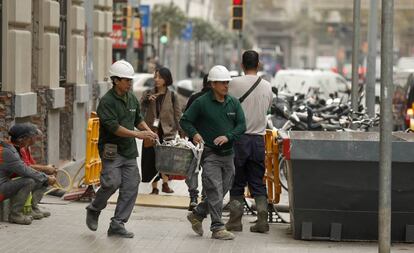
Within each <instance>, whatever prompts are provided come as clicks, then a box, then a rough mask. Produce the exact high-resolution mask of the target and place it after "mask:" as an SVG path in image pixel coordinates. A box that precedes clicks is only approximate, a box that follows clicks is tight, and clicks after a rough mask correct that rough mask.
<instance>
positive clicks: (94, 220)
mask: <svg viewBox="0 0 414 253" xmlns="http://www.w3.org/2000/svg"><path fill="white" fill-rule="evenodd" d="M100 214H101V212H100V211H94V210H92V209H89V208H88V207H86V226H88V228H89V229H90V230H92V231H96V230H97V229H98V220H99V215H100Z"/></svg>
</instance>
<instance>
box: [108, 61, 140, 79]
mask: <svg viewBox="0 0 414 253" xmlns="http://www.w3.org/2000/svg"><path fill="white" fill-rule="evenodd" d="M134 73H135V71H134V67H132V65H131V64H130V63H129V62H127V61H125V60H119V61H116V62H114V63H113V64H112V65H111V67H110V68H109V76H110V77H113V76H117V77H119V78H128V79H133V78H134Z"/></svg>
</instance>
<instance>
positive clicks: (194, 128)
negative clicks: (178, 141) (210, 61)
mask: <svg viewBox="0 0 414 253" xmlns="http://www.w3.org/2000/svg"><path fill="white" fill-rule="evenodd" d="M180 125H181V128H182V129H183V130H184V131H185V132H186V133H187V135H188V136H189V137H191V138H193V137H194V135H195V134H197V133H199V134H200V135H201V137H203V139H204V142H205V145H206V146H207V147H210V148H212V149H213V150H214V152H215V153H216V154H218V155H222V156H225V155H230V154H232V153H233V141H234V140H236V139H238V137H239V136H240V135H242V134H243V133H244V132H245V131H246V121H245V119H244V113H243V109H242V107H241V105H240V102H239V100H238V99H236V98H235V97H232V96H230V95H226V96H225V99H224V102H219V101H217V100H216V98H215V96H214V93H213V91H208V92H207V93H206V94H204V95H203V96H201V97H199V98H197V99H196V100H195V101H194V102H193V103H192V104H191V106H190V107H189V108H188V110H187V111H185V113H184V115H183V116H182V118H181V120H180ZM219 136H226V137H227V138H228V140H229V142H227V143H225V144H223V145H222V146H217V145H215V144H214V139H216V138H217V137H219Z"/></svg>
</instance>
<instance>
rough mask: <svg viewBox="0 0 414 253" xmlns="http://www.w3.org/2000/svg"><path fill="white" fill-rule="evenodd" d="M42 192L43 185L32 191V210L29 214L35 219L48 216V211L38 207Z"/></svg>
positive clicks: (43, 189) (43, 190)
mask: <svg viewBox="0 0 414 253" xmlns="http://www.w3.org/2000/svg"><path fill="white" fill-rule="evenodd" d="M44 192H45V188H43V187H42V188H41V189H36V190H34V191H33V192H32V212H31V213H30V215H31V216H32V217H33V219H35V220H39V219H42V218H44V217H49V216H50V212H48V211H42V210H40V208H39V202H40V200H41V199H42V197H43V193H44Z"/></svg>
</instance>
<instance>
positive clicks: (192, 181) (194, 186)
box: [185, 172, 199, 198]
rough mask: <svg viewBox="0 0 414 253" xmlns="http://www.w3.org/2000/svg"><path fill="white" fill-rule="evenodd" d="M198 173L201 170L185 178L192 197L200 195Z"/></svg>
mask: <svg viewBox="0 0 414 253" xmlns="http://www.w3.org/2000/svg"><path fill="white" fill-rule="evenodd" d="M198 174H199V172H197V173H196V172H194V173H193V174H192V175H189V176H187V178H186V179H185V183H186V184H187V187H188V193H189V194H190V198H197V197H198Z"/></svg>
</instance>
